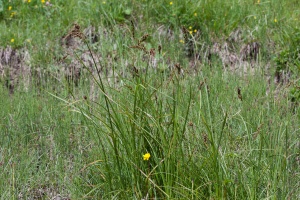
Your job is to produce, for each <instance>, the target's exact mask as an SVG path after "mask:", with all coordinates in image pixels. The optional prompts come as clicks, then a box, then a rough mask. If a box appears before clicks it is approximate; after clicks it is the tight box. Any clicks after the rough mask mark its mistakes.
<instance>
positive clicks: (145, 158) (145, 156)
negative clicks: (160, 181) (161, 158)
mask: <svg viewBox="0 0 300 200" xmlns="http://www.w3.org/2000/svg"><path fill="white" fill-rule="evenodd" d="M150 156H151V155H150V153H146V154H145V155H143V159H144V160H149V158H150Z"/></svg>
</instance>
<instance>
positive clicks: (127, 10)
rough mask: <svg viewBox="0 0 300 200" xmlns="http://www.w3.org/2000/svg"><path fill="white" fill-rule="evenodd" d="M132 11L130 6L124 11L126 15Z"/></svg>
mask: <svg viewBox="0 0 300 200" xmlns="http://www.w3.org/2000/svg"><path fill="white" fill-rule="evenodd" d="M131 12H132V10H131V9H129V8H127V9H126V10H125V11H124V14H125V15H131Z"/></svg>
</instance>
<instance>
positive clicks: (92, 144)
mask: <svg viewBox="0 0 300 200" xmlns="http://www.w3.org/2000/svg"><path fill="white" fill-rule="evenodd" d="M181 2H182V1H181ZM51 3H52V4H53V5H52V7H47V6H44V5H43V4H42V3H41V2H40V1H33V0H32V2H30V3H28V2H26V3H23V2H21V1H11V2H10V3H9V2H4V8H5V9H7V8H8V7H9V6H12V10H11V11H8V10H4V12H3V13H2V16H1V17H2V20H1V21H0V29H1V30H7V31H4V32H3V31H1V32H0V41H1V42H0V44H1V46H6V45H12V46H13V47H15V48H19V47H26V48H28V49H29V52H30V53H31V55H32V59H31V66H32V68H35V67H42V68H44V69H45V70H46V71H55V69H56V68H55V65H56V62H55V58H56V57H63V55H62V54H63V53H62V52H61V47H60V45H59V40H60V38H61V37H62V36H63V35H64V34H65V33H66V32H67V31H68V29H69V27H70V26H71V24H72V23H73V22H78V23H79V24H80V25H81V26H82V27H87V26H88V25H90V24H91V25H93V26H96V27H98V26H100V27H99V28H103V27H105V28H106V30H105V31H106V32H107V33H108V34H107V35H104V34H103V35H102V36H100V42H99V43H97V44H96V46H97V48H95V49H98V51H99V52H101V55H102V56H103V57H104V58H107V59H103V60H102V64H103V65H104V66H110V67H112V68H113V69H115V74H122V73H123V77H126V78H123V79H122V80H121V81H120V82H119V83H118V84H116V85H113V84H112V83H111V82H108V79H106V78H104V80H103V82H104V86H103V88H104V89H105V91H106V92H107V93H108V94H109V95H108V96H109V97H112V99H113V101H108V103H107V102H105V98H104V97H103V96H100V97H99V99H97V101H96V102H92V101H90V100H84V98H83V96H84V95H86V96H88V99H89V92H88V91H89V89H88V87H87V85H88V84H87V83H86V82H85V81H82V82H81V83H80V84H81V85H80V87H79V88H74V90H73V95H74V96H73V97H71V95H70V93H69V91H70V90H69V89H68V87H67V84H65V83H64V81H60V82H56V84H61V85H60V86H57V88H58V89H55V92H53V90H52V89H53V87H50V86H51V84H50V86H49V87H47V88H46V91H50V92H53V93H57V95H58V96H59V97H62V98H63V99H67V102H69V103H67V102H63V101H60V100H58V99H56V98H54V97H53V96H51V95H50V94H49V93H47V92H44V90H42V92H41V91H39V90H36V89H31V90H29V91H27V92H25V91H22V89H20V91H17V92H16V93H15V94H14V95H13V96H9V94H7V91H6V89H5V88H4V87H3V88H1V94H3V95H2V97H1V111H3V112H1V127H0V129H1V130H0V132H1V140H0V141H1V152H0V163H1V166H0V167H1V168H2V169H3V170H0V171H1V172H0V174H1V179H0V180H1V181H0V194H1V198H3V199H7V198H13V197H17V196H23V198H33V197H34V196H35V197H36V198H37V197H41V196H43V198H47V197H53V196H55V193H56V194H60V195H61V196H70V197H72V198H75V199H77V198H82V197H83V196H85V197H90V198H107V199H111V198H112V197H113V196H115V197H116V198H122V197H123V198H126V199H128V198H132V197H135V198H137V199H141V198H143V197H145V196H147V195H148V196H149V198H152V197H156V198H166V197H170V198H171V199H173V198H179V199H182V198H185V199H193V198H194V199H206V198H213V199H221V198H227V199H249V198H250V199H263V198H274V199H285V198H289V197H290V198H292V199H293V198H297V197H299V195H300V194H299V192H298V188H299V163H298V162H297V159H299V142H298V140H299V125H298V124H299V109H298V107H297V106H296V107H293V105H294V104H292V103H291V101H290V99H289V94H288V87H282V88H281V89H280V90H278V88H277V85H275V84H273V81H271V83H270V84H269V83H268V81H267V80H266V77H265V73H266V72H267V73H271V75H272V76H273V74H274V72H275V70H276V69H275V67H273V68H271V70H267V69H266V68H265V67H264V65H265V64H266V63H269V62H270V61H272V59H273V57H274V56H276V55H278V54H277V53H278V52H279V51H282V50H287V51H293V50H294V49H290V47H292V46H293V43H294V42H295V39H294V38H295V37H293V36H294V35H296V34H297V27H298V26H299V12H300V8H299V2H298V1H296V0H295V1H288V2H284V3H283V2H282V1H276V0H273V1H261V2H260V3H259V4H258V3H257V2H248V1H242V2H241V1H236V0H232V1H226V2H224V1H185V2H184V3H181V4H180V5H179V1H172V3H173V4H172V5H171V4H170V2H168V1H144V2H140V1H128V2H127V1H123V3H119V1H110V2H105V3H104V1H99V2H96V1H68V2H66V1H51ZM11 12H16V14H15V15H14V16H13V17H10V15H11ZM126 13H127V14H126ZM195 13H196V14H195ZM130 20H133V21H134V23H135V25H136V38H140V37H141V36H142V35H144V34H145V33H149V34H150V35H151V36H152V37H151V38H150V39H147V40H146V41H145V42H144V43H145V45H146V46H147V47H152V48H156V51H157V52H158V50H157V46H158V45H162V47H163V49H162V52H163V53H162V54H163V56H162V62H160V63H159V65H158V68H157V70H153V69H151V68H150V69H149V71H148V73H147V74H145V73H141V72H145V70H147V69H148V68H147V66H148V65H147V62H144V61H143V60H142V58H143V57H144V55H143V54H144V53H143V52H142V51H139V50H137V49H130V48H128V47H129V46H132V45H134V44H136V41H134V40H133V39H132V31H131V29H132V27H131V23H130ZM120 24H122V26H120ZM161 25H164V30H167V29H169V28H170V29H171V31H172V34H173V36H171V37H170V38H171V39H168V37H167V36H165V35H164V34H161V32H160V30H161V29H159V28H158V27H160V26H161ZM181 26H186V27H187V28H188V27H189V26H192V28H193V29H192V30H195V29H196V30H197V31H198V32H201V36H200V38H198V39H199V46H198V48H200V47H201V44H203V43H206V44H211V43H213V42H216V41H217V42H222V41H225V39H226V38H228V36H229V35H230V34H231V33H232V32H233V31H235V30H236V29H237V28H239V29H241V30H242V32H243V36H242V41H243V42H244V43H247V42H251V41H258V42H259V43H260V44H261V45H262V50H261V51H262V54H261V57H260V60H259V62H258V63H257V70H256V71H255V73H254V74H252V75H245V76H237V75H236V74H232V73H229V72H224V70H223V67H222V66H221V64H220V63H219V60H218V59H217V61H216V62H215V63H214V62H213V64H211V65H208V64H205V63H198V64H197V73H195V74H194V71H193V73H192V72H191V71H192V70H190V69H189V68H188V67H186V66H188V62H189V60H188V59H187V58H186V57H185V55H184V52H183V51H182V49H183V47H184V45H183V44H181V43H180V42H179V41H180V39H183V38H182V36H181V35H180V31H179V30H180V27H181ZM103 29H104V28H103ZM12 38H14V39H15V41H14V42H13V43H12V42H11V39H12ZM237 48H240V46H237ZM114 54H116V55H117V56H116V58H117V59H115V60H114V61H110V60H109V57H111V56H112V55H114ZM177 62H180V64H181V66H183V69H184V71H185V74H184V76H183V75H178V73H177V71H176V70H169V65H174V63H177ZM128 63H129V64H128ZM131 65H134V66H136V67H138V69H139V73H140V74H139V76H133V75H131V74H130V73H132V70H129V68H130V67H131ZM271 66H275V65H274V64H273V62H271ZM124 74H128V75H126V76H125V75H124ZM129 74H130V75H129ZM87 78H88V79H90V77H87ZM98 81H99V80H98ZM98 83H99V88H101V87H102V86H101V83H100V82H98ZM238 87H239V88H240V89H241V96H242V99H243V101H241V100H240V99H239V98H238V94H237V88H238ZM33 88H34V86H33ZM103 88H102V90H103ZM267 91H268V93H269V95H266V92H267ZM108 100H109V99H108ZM73 105H75V107H73ZM71 110H76V111H78V112H79V113H80V112H82V113H85V114H86V115H87V116H89V118H84V117H83V116H81V115H80V114H78V113H74V112H68V111H71ZM187 113H188V115H187ZM224 121H226V123H225V122H224ZM146 152H149V153H151V157H150V160H149V161H143V160H142V155H143V154H145V153H146ZM88 163H91V164H90V165H89V166H88V167H86V168H84V167H85V166H86V165H87V164H88ZM40 190H43V191H44V194H42V192H39V191H40ZM51 192H52V194H51Z"/></svg>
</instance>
